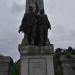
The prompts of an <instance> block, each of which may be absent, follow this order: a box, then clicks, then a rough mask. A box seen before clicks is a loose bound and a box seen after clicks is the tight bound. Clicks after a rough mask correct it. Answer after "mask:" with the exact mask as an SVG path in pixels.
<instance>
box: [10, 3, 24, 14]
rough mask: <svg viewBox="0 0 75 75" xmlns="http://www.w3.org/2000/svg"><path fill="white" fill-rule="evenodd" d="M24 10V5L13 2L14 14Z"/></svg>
mask: <svg viewBox="0 0 75 75" xmlns="http://www.w3.org/2000/svg"><path fill="white" fill-rule="evenodd" d="M23 10H25V5H24V4H18V3H16V2H13V5H12V8H11V11H12V13H21V12H22V11H23Z"/></svg>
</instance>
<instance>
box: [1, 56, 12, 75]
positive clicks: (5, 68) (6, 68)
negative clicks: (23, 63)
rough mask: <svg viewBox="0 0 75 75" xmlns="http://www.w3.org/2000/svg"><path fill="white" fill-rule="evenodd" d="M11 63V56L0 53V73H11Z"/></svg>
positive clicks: (5, 74)
mask: <svg viewBox="0 0 75 75" xmlns="http://www.w3.org/2000/svg"><path fill="white" fill-rule="evenodd" d="M12 65H13V60H12V58H11V57H7V56H1V55H0V75H12Z"/></svg>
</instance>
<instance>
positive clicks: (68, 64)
mask: <svg viewBox="0 0 75 75" xmlns="http://www.w3.org/2000/svg"><path fill="white" fill-rule="evenodd" d="M60 59H61V63H62V68H63V75H75V55H74V56H72V57H70V58H67V57H66V56H65V55H62V56H61V57H60Z"/></svg>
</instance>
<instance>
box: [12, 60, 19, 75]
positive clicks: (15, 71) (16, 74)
mask: <svg viewBox="0 0 75 75" xmlns="http://www.w3.org/2000/svg"><path fill="white" fill-rule="evenodd" d="M12 75H20V60H18V61H17V62H15V63H14V65H13V73H12Z"/></svg>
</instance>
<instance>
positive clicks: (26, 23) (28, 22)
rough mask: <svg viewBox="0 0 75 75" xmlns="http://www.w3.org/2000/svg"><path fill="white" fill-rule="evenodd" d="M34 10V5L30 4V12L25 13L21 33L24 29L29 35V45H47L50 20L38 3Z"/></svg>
mask: <svg viewBox="0 0 75 75" xmlns="http://www.w3.org/2000/svg"><path fill="white" fill-rule="evenodd" d="M35 5H36V10H35V12H34V10H33V7H32V6H29V12H28V13H25V14H24V17H23V19H22V23H21V26H20V29H19V33H20V32H21V31H22V32H24V34H25V35H27V40H28V44H29V45H35V46H46V42H47V40H48V29H49V28H50V29H51V25H50V22H49V20H48V18H47V15H45V13H44V9H41V10H39V8H38V5H37V4H36V3H35Z"/></svg>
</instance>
